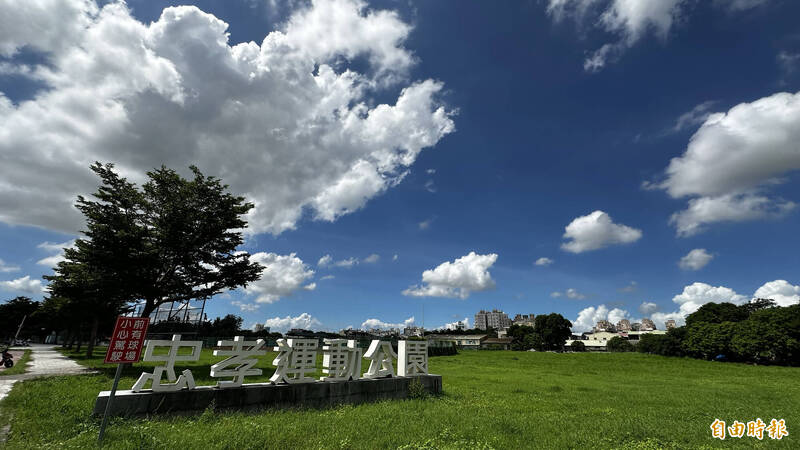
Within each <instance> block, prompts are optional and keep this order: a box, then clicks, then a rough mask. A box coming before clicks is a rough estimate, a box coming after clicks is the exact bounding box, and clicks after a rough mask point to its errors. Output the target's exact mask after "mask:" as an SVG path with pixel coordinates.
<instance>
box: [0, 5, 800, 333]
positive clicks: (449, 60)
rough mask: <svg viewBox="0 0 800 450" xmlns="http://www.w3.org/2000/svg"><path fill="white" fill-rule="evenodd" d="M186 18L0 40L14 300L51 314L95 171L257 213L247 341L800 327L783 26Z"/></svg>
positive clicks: (66, 25) (669, 9)
mask: <svg viewBox="0 0 800 450" xmlns="http://www.w3.org/2000/svg"><path fill="white" fill-rule="evenodd" d="M177 4H178V3H177V2H153V1H148V2H145V1H136V0H131V1H129V2H128V4H127V7H125V6H122V5H120V4H115V3H109V4H107V3H102V2H101V3H100V4H99V5H98V4H95V3H93V2H85V1H78V0H74V1H69V2H58V3H57V2H55V1H42V2H40V3H38V4H36V5H31V6H26V7H25V8H30V11H27V12H26V11H20V10H17V11H7V12H6V13H7V14H5V13H4V14H2V15H0V16H2V17H5V19H0V29H2V30H4V31H0V92H1V93H2V96H1V97H0V118H3V120H0V123H2V125H0V136H4V138H3V139H2V140H0V158H2V160H3V161H4V164H3V166H4V168H0V260H2V265H0V283H2V284H0V288H2V289H3V291H2V292H0V298H4V297H5V298H12V297H13V296H15V295H29V296H31V297H33V298H36V299H40V298H42V296H43V295H44V293H43V291H42V289H43V287H44V283H43V280H41V276H42V275H45V274H48V273H50V271H51V268H50V265H49V263H52V260H51V261H50V262H49V263H48V261H42V260H43V259H44V258H47V257H53V256H57V254H58V250H57V246H56V247H53V246H52V245H48V244H44V245H43V243H50V244H59V243H68V242H69V241H70V240H72V239H74V238H75V237H76V233H75V231H76V230H78V229H79V228H80V218H79V217H77V216H76V214H75V213H74V212H73V209H74V208H72V207H71V206H70V205H71V204H72V203H74V198H75V195H77V194H86V193H88V192H91V191H92V190H93V188H94V187H95V186H96V180H94V179H93V178H92V175H91V173H90V172H89V171H88V163H89V162H91V161H94V160H95V159H100V160H102V161H110V162H114V163H116V164H117V166H118V167H119V168H120V170H121V171H122V172H123V173H124V174H125V175H126V176H129V177H130V178H132V179H134V180H141V176H142V175H141V174H142V173H143V172H144V171H145V170H147V169H149V168H152V167H156V166H158V165H160V164H162V163H163V164H167V165H168V166H170V167H174V168H177V169H180V170H182V171H184V172H185V171H186V167H187V166H188V165H190V164H196V165H198V166H199V167H200V168H201V169H202V170H203V171H204V172H206V173H209V174H215V175H218V176H221V177H222V178H223V180H224V181H225V182H227V183H229V184H231V186H232V189H233V190H235V191H236V192H240V193H243V194H246V195H248V197H249V198H250V199H251V200H253V201H255V202H256V204H257V208H256V210H257V212H256V213H255V214H254V216H253V217H252V220H251V222H250V223H251V230H252V231H253V233H252V234H251V235H249V236H248V239H247V243H246V245H245V250H247V251H249V252H250V253H252V254H254V255H257V256H255V258H258V260H259V261H261V262H264V263H269V266H270V269H269V274H267V275H266V276H265V278H264V279H263V280H262V281H261V282H259V283H256V285H255V286H254V287H253V288H251V289H250V290H249V291H248V292H242V291H236V292H231V293H229V294H226V295H221V296H218V297H217V298H214V299H212V300H211V301H210V302H209V303H208V306H207V311H208V314H209V316H211V317H214V316H216V315H224V314H226V313H236V314H239V315H241V316H242V317H244V319H245V323H246V324H247V325H251V324H253V323H257V322H262V323H263V322H265V321H267V322H268V324H270V325H271V326H272V327H273V328H276V329H284V328H286V327H289V326H307V327H312V328H317V329H331V330H338V329H341V328H343V327H346V326H353V327H356V328H358V327H361V326H362V325H363V324H365V323H366V325H364V326H374V325H381V323H385V324H400V323H404V322H406V323H410V320H409V319H410V318H412V317H413V319H414V323H416V324H418V325H419V324H422V323H423V308H424V324H425V326H426V327H427V328H435V327H439V326H443V325H445V324H447V323H450V322H454V321H457V320H461V319H463V318H465V317H467V318H469V320H470V323H471V322H472V316H473V315H474V313H475V312H476V311H478V310H479V309H486V308H501V309H503V310H505V311H506V312H507V313H509V314H512V315H513V314H515V313H534V314H541V313H549V312H559V313H561V314H563V315H564V316H566V317H567V318H569V319H570V320H572V321H573V322H575V324H576V329H585V328H586V327H587V326H588V325H589V324H591V323H592V322H594V321H596V320H599V319H601V318H603V319H604V318H609V319H612V320H618V319H619V318H623V317H627V318H630V319H633V320H635V319H638V318H641V317H643V316H652V317H653V318H654V319H655V320H656V323H657V324H659V321H661V322H662V323H663V320H666V319H669V318H673V319H676V320H678V321H679V322H680V321H681V319H682V317H683V316H685V314H687V313H690V312H692V311H693V310H695V309H696V308H697V307H699V306H700V305H701V304H702V303H705V302H707V301H733V302H738V303H741V302H745V301H747V300H749V299H750V298H752V297H753V296H754V295H759V296H770V297H772V298H775V299H777V300H778V301H779V303H781V304H791V303H796V302H798V301H800V287H798V286H797V285H798V284H800V279H798V276H797V274H798V268H799V267H800V255H798V252H796V251H795V250H794V248H795V247H796V245H797V243H798V238H797V233H796V230H797V229H798V224H800V219H799V218H798V217H799V214H800V213H798V211H797V208H796V205H795V202H800V197H798V195H797V187H798V180H797V176H796V175H795V174H794V171H795V170H796V169H798V168H800V144H798V142H800V92H798V91H800V27H798V25H797V21H796V17H800V5H798V4H796V3H795V2H791V1H782V0H736V1H731V2H700V1H691V0H664V1H661V2H644V1H634V0H628V1H623V0H609V1H605V0H597V1H591V0H549V1H544V0H543V1H538V2H537V1H529V2H499V3H498V2H491V3H489V2H464V1H437V2H395V1H388V2H371V3H368V4H367V3H360V2H357V1H355V0H325V1H323V0H319V1H316V2H313V3H306V2H296V1H292V2H280V1H255V0H249V1H245V0H240V1H225V2H222V1H209V2H196V3H195V4H194V5H195V6H194V7H181V8H169V7H170V6H172V5H177ZM37 5H44V6H43V7H41V8H38V7H37ZM0 8H2V7H0ZM165 8H167V9H165ZM22 9H24V8H22ZM12 13H15V14H20V16H19V17H15V16H14V14H12ZM23 13H26V14H24V15H23ZM3 20H6V21H7V22H8V23H3ZM25 21H28V22H32V23H25ZM223 22H224V23H223ZM22 24H25V25H27V26H23V25H22ZM225 24H227V29H226V28H225ZM30 30H40V31H39V32H36V33H34V32H32V31H30ZM41 30H46V31H44V32H42V31H41ZM226 32H227V33H229V34H228V37H227V42H226V41H225V33H226ZM270 33H273V34H271V35H270ZM267 35H270V38H268V39H267V41H265V40H264V38H265V37H266V36H267ZM250 41H252V42H253V43H252V44H249V45H239V46H237V44H241V43H246V42H250ZM671 161H672V163H671ZM471 253H472V254H471ZM325 255H330V261H331V263H330V264H324V260H323V264H319V262H320V259H321V258H323V257H324V256H325ZM370 255H377V257H375V256H373V257H372V258H369V257H370ZM395 255H396V258H395ZM540 258H548V260H549V261H547V260H541V264H540V265H537V264H536V261H537V260H540ZM682 258H683V264H681V260H682ZM348 260H349V261H350V265H347V264H345V263H342V264H340V265H337V264H336V262H341V261H348ZM425 271H430V272H426V274H425V275H423V272H425ZM312 272H313V273H312ZM26 276H27V277H29V278H25V277H26ZM331 277H332V278H331ZM369 319H375V320H373V321H370V322H368V320H369ZM387 326H388V325H387Z"/></svg>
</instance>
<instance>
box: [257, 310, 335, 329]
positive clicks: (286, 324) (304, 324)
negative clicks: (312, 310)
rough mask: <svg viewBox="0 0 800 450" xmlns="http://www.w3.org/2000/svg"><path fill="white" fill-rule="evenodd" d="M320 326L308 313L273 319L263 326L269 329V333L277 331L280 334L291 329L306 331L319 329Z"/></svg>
mask: <svg viewBox="0 0 800 450" xmlns="http://www.w3.org/2000/svg"><path fill="white" fill-rule="evenodd" d="M320 325H322V323H321V322H320V321H319V320H317V318H316V317H314V316H312V315H311V314H309V313H302V314H300V315H299V316H296V317H292V316H286V317H273V318H271V319H267V320H266V321H265V322H264V326H265V327H269V328H270V331H279V332H281V333H283V332H286V331H288V330H291V329H292V328H301V329H304V330H308V329H312V328H315V327H319V326H320Z"/></svg>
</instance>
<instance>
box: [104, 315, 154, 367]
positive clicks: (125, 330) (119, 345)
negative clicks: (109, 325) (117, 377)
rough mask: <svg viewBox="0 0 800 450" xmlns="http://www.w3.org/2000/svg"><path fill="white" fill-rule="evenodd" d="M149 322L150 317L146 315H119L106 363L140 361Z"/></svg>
mask: <svg viewBox="0 0 800 450" xmlns="http://www.w3.org/2000/svg"><path fill="white" fill-rule="evenodd" d="M149 323H150V319H148V318H146V317H117V323H116V324H115V325H114V333H112V334H111V341H110V342H109V344H108V351H106V359H105V361H104V362H105V363H106V364H123V363H135V362H139V355H140V354H141V351H142V343H143V342H144V338H145V336H146V335H147V325H148V324H149Z"/></svg>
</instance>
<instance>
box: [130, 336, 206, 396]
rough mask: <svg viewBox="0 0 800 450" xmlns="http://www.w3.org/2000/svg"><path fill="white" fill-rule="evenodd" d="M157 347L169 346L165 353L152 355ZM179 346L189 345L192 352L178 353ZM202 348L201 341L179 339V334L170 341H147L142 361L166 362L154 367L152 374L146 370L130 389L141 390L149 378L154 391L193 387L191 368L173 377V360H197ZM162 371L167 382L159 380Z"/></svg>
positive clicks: (161, 376)
mask: <svg viewBox="0 0 800 450" xmlns="http://www.w3.org/2000/svg"><path fill="white" fill-rule="evenodd" d="M157 347H169V351H168V352H167V354H166V355H153V350H155V349H156V348H157ZM181 347H191V348H192V353H190V354H189V355H178V349H180V348H181ZM202 348H203V341H181V335H180V334H175V335H173V336H172V340H171V341H160V340H155V341H154V340H150V341H147V347H146V348H145V351H144V358H143V361H164V362H166V364H165V365H163V366H156V367H154V368H153V373H152V374H150V373H146V372H145V373H143V374H141V375H140V376H139V379H138V380H137V381H136V384H134V385H133V387H132V388H131V390H132V391H133V392H139V391H141V390H142V389H143V388H144V385H145V384H146V383H147V382H148V381H149V380H152V381H153V391H156V392H161V391H177V390H180V389H183V388H185V387H186V388H189V389H194V387H195V383H194V376H193V375H192V371H191V370H189V369H186V370H184V371H183V372H182V373H181V375H180V376H179V377H177V378H176V377H175V361H197V360H198V359H200V350H201V349H202ZM164 372H166V373H167V381H169V383H162V382H161V379H162V378H163V375H164Z"/></svg>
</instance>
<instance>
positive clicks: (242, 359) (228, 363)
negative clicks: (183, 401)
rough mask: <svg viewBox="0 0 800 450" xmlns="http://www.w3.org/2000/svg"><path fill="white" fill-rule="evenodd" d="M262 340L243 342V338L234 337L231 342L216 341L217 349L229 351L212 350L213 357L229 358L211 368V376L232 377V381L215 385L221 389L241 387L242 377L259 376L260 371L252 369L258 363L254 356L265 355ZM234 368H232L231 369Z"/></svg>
mask: <svg viewBox="0 0 800 450" xmlns="http://www.w3.org/2000/svg"><path fill="white" fill-rule="evenodd" d="M264 344H265V342H264V340H263V339H259V340H257V341H245V340H244V336H236V337H235V338H234V339H233V340H232V341H217V346H218V347H228V346H230V347H231V349H230V350H214V356H229V358H227V359H223V360H222V361H220V362H218V363H216V364H214V365H213V366H211V376H212V377H214V378H219V377H233V380H222V381H219V382H218V383H217V386H219V387H221V388H229V387H238V386H241V385H242V382H243V381H244V377H246V376H249V375H261V369H253V366H255V365H256V363H257V362H258V360H257V359H255V358H254V356H259V355H266V354H267V350H266V349H265V348H264ZM232 366H234V367H232Z"/></svg>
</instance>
